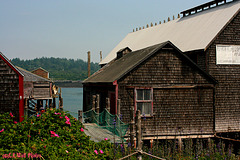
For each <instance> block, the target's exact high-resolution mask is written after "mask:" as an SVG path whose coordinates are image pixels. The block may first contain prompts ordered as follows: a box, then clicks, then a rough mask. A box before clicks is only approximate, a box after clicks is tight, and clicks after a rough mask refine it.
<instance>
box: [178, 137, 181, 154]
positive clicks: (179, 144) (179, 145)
mask: <svg viewBox="0 0 240 160" xmlns="http://www.w3.org/2000/svg"><path fill="white" fill-rule="evenodd" d="M178 151H179V152H181V151H182V138H178Z"/></svg>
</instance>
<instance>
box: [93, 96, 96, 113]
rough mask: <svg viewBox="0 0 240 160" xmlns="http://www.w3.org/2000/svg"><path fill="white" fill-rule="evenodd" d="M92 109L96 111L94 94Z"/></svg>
mask: <svg viewBox="0 0 240 160" xmlns="http://www.w3.org/2000/svg"><path fill="white" fill-rule="evenodd" d="M92 110H94V111H96V95H93V96H92Z"/></svg>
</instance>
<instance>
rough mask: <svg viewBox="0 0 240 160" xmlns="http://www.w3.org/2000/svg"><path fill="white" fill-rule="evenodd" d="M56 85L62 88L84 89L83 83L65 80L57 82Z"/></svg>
mask: <svg viewBox="0 0 240 160" xmlns="http://www.w3.org/2000/svg"><path fill="white" fill-rule="evenodd" d="M54 84H55V85H56V86H58V87H62V88H82V87H83V85H82V81H71V80H64V81H55V82H54Z"/></svg>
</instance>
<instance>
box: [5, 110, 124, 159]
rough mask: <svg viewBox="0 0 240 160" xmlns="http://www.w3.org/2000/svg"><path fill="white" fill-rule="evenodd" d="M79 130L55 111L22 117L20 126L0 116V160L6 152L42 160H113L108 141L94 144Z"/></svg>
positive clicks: (70, 118) (64, 114)
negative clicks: (29, 154) (39, 156)
mask: <svg viewBox="0 0 240 160" xmlns="http://www.w3.org/2000/svg"><path fill="white" fill-rule="evenodd" d="M63 117H64V118H63ZM83 131H84V126H83V125H82V123H80V122H79V121H78V120H77V119H76V118H74V117H73V116H71V115H70V114H69V113H67V112H64V111H60V110H56V109H48V110H47V111H46V112H45V113H42V114H38V115H36V116H32V117H30V118H28V119H27V118H25V119H24V121H22V122H21V123H16V122H15V121H14V115H12V113H5V114H2V115H0V159H1V158H2V155H4V154H9V153H21V154H24V153H26V154H28V153H33V154H40V155H41V156H42V157H43V158H44V159H54V158H55V159H56V158H57V159H114V158H116V155H117V154H116V152H115V154H114V147H113V145H112V144H111V143H110V142H109V141H108V140H103V141H101V142H99V143H95V142H93V141H91V140H90V137H89V136H87V135H86V134H85V133H84V132H83ZM96 153H98V154H96ZM119 156H120V155H119Z"/></svg>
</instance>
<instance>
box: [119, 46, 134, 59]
mask: <svg viewBox="0 0 240 160" xmlns="http://www.w3.org/2000/svg"><path fill="white" fill-rule="evenodd" d="M129 52H132V50H131V49H130V48H128V47H125V48H123V49H120V50H119V51H118V52H117V59H119V58H121V57H123V56H124V55H125V54H127V53H129Z"/></svg>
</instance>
